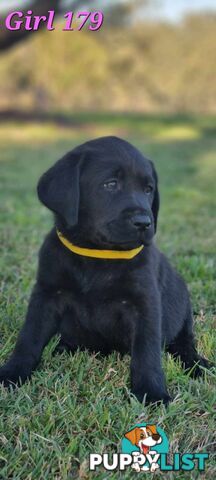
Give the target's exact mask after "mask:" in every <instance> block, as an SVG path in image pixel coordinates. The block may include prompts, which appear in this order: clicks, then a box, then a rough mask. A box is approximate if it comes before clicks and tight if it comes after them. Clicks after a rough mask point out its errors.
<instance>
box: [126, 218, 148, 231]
mask: <svg viewBox="0 0 216 480" xmlns="http://www.w3.org/2000/svg"><path fill="white" fill-rule="evenodd" d="M130 222H131V223H132V225H133V227H135V228H136V229H137V230H139V231H142V230H148V229H149V228H150V227H151V224H152V221H151V219H150V217H149V216H148V215H143V214H139V215H134V216H133V217H131V219H130Z"/></svg>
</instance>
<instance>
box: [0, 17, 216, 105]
mask: <svg viewBox="0 0 216 480" xmlns="http://www.w3.org/2000/svg"><path fill="white" fill-rule="evenodd" d="M215 27H216V16H214V15H207V14H206V15H202V16H201V15H200V16H190V17H188V18H187V19H186V20H185V22H184V23H182V24H179V25H170V24H165V23H159V24H151V23H149V22H148V23H147V22H145V23H137V24H136V25H131V26H127V27H126V26H123V25H122V26H121V28H120V27H119V28H114V27H111V26H110V25H109V27H108V26H107V25H106V21H105V24H104V27H103V28H102V30H101V31H99V32H97V33H92V32H89V33H88V32H87V31H86V30H83V31H82V32H62V31H61V26H59V25H58V26H57V28H56V30H55V31H53V32H47V31H45V30H44V31H42V32H40V33H38V34H37V35H32V37H31V39H30V40H28V42H24V43H21V44H20V45H18V46H17V47H15V48H13V49H12V50H11V51H7V52H5V53H4V54H2V56H1V63H0V107H1V109H8V108H17V109H21V108H29V109H33V110H35V109H37V110H47V111H51V110H55V111H57V110H61V109H64V110H65V111H70V112H71V111H74V110H75V111H76V110H88V109H89V110H95V111H96V110H98V109H100V110H104V111H105V110H119V111H120V110H124V111H125V110H127V111H132V110H134V111H150V112H151V111H152V112H154V111H164V112H166V111H167V112H175V111H183V112H184V111H186V112H187V111H188V112H189V111H190V112H207V113H213V112H215V111H216V82H215V73H216V67H215V65H216V62H215V39H216V33H215V32H216V28H215Z"/></svg>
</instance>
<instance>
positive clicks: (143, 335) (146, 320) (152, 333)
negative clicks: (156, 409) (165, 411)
mask: <svg viewBox="0 0 216 480" xmlns="http://www.w3.org/2000/svg"><path fill="white" fill-rule="evenodd" d="M131 354H132V355H131V356H132V358H131V387H132V393H133V394H134V395H135V396H136V397H137V399H138V400H139V401H140V402H142V401H143V398H144V395H146V402H147V403H155V402H159V401H163V403H165V404H166V403H168V402H169V400H170V396H169V395H168V393H167V390H166V386H165V380H164V373H163V370H162V366H161V312H160V306H159V305H157V302H155V301H154V302H151V300H150V299H149V300H148V302H147V305H145V309H143V310H142V315H140V316H139V317H138V318H137V321H136V324H135V328H134V335H133V342H132V352H131Z"/></svg>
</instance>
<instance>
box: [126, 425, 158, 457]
mask: <svg viewBox="0 0 216 480" xmlns="http://www.w3.org/2000/svg"><path fill="white" fill-rule="evenodd" d="M125 437H126V438H127V439H128V440H130V442H131V443H132V444H133V445H136V446H137V447H139V449H140V451H141V452H142V453H147V452H148V450H149V449H150V447H154V446H155V445H157V444H159V443H161V442H162V438H161V436H160V435H159V433H158V432H157V429H156V426H155V425H146V427H135V428H133V430H130V431H129V432H127V433H126V434H125Z"/></svg>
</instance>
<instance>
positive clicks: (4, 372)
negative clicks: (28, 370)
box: [0, 367, 23, 388]
mask: <svg viewBox="0 0 216 480" xmlns="http://www.w3.org/2000/svg"><path fill="white" fill-rule="evenodd" d="M22 383H23V372H19V371H18V370H17V369H10V368H7V367H2V368H0V385H1V384H2V385H3V386H4V387H5V388H9V387H10V386H12V387H16V386H20V385H22Z"/></svg>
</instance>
